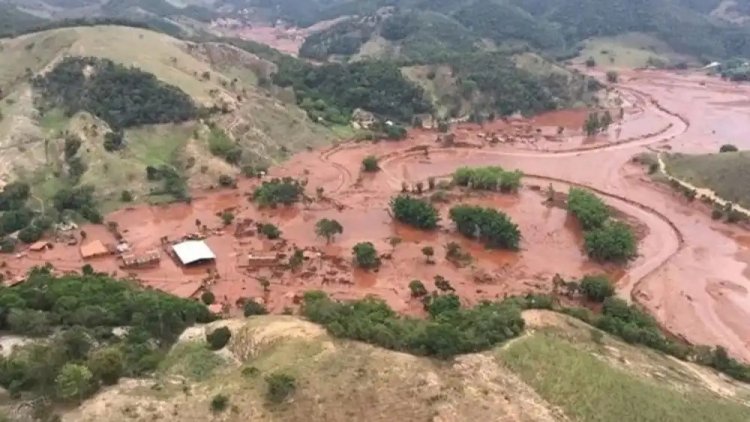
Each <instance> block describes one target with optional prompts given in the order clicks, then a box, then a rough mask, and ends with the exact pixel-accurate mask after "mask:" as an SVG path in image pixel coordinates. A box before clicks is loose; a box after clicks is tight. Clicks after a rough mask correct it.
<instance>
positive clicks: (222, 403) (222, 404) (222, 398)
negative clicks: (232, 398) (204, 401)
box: [211, 394, 229, 413]
mask: <svg viewBox="0 0 750 422" xmlns="http://www.w3.org/2000/svg"><path fill="white" fill-rule="evenodd" d="M227 406H229V397H228V396H226V395H224V394H217V395H215V396H214V397H213V398H212V399H211V411H212V412H216V413H219V412H223V411H225V410H226V409H227Z"/></svg>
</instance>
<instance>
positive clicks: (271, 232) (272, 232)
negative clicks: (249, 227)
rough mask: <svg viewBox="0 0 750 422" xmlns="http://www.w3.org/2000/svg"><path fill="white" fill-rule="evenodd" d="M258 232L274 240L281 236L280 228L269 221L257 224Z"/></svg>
mask: <svg viewBox="0 0 750 422" xmlns="http://www.w3.org/2000/svg"><path fill="white" fill-rule="evenodd" d="M257 229H258V233H260V234H262V235H263V236H265V237H267V238H269V239H271V240H274V239H278V238H280V237H281V230H279V228H278V227H276V226H275V225H273V224H271V223H265V224H259V225H258V227H257Z"/></svg>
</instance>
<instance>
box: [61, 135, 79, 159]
mask: <svg viewBox="0 0 750 422" xmlns="http://www.w3.org/2000/svg"><path fill="white" fill-rule="evenodd" d="M81 143H82V141H81V138H79V137H78V136H75V135H72V134H71V135H68V136H66V137H65V144H64V146H63V150H64V151H65V161H68V160H70V159H71V158H73V156H75V155H76V154H77V153H78V150H79V149H80V148H81Z"/></svg>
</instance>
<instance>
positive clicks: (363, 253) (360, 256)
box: [352, 242, 380, 269]
mask: <svg viewBox="0 0 750 422" xmlns="http://www.w3.org/2000/svg"><path fill="white" fill-rule="evenodd" d="M352 253H353V254H354V262H355V264H357V266H358V267H360V268H365V269H371V268H377V267H379V266H380V257H378V251H377V250H375V246H374V245H373V244H372V243H371V242H360V243H357V244H356V245H354V248H352Z"/></svg>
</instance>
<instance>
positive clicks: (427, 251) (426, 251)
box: [422, 246, 435, 264]
mask: <svg viewBox="0 0 750 422" xmlns="http://www.w3.org/2000/svg"><path fill="white" fill-rule="evenodd" d="M422 255H424V256H425V260H426V261H427V263H428V264H432V263H433V261H432V257H433V256H435V248H433V247H432V246H425V247H424V248H422Z"/></svg>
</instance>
